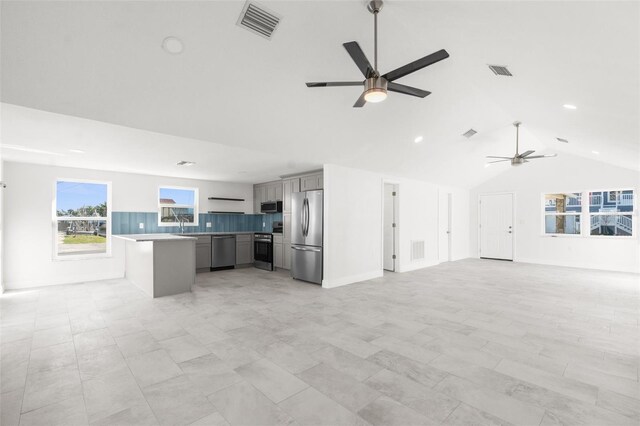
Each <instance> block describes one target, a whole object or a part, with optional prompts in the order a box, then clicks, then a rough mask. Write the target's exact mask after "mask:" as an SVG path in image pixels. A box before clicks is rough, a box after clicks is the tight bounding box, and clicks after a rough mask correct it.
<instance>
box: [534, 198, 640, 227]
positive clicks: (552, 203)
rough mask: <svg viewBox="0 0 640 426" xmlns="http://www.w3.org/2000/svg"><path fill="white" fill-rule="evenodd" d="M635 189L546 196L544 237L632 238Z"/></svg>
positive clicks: (544, 204)
mask: <svg viewBox="0 0 640 426" xmlns="http://www.w3.org/2000/svg"><path fill="white" fill-rule="evenodd" d="M634 197H635V196H634V192H633V190H609V191H590V192H569V193H557V194H544V203H543V206H544V234H546V235H583V236H617V237H630V236H633V228H634V222H635V215H634V212H635V210H634V207H635V198H634Z"/></svg>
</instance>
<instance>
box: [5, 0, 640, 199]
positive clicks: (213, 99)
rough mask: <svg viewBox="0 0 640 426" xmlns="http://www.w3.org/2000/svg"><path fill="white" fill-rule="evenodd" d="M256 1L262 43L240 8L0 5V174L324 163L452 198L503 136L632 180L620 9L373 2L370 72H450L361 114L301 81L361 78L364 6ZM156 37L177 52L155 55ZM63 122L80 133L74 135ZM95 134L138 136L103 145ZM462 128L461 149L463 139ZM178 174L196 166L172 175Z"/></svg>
mask: <svg viewBox="0 0 640 426" xmlns="http://www.w3.org/2000/svg"><path fill="white" fill-rule="evenodd" d="M258 3H259V4H262V5H264V6H266V7H268V8H269V9H271V10H273V11H275V12H277V13H278V14H280V15H281V16H282V21H281V24H280V26H279V27H278V29H277V30H276V33H275V34H274V36H273V38H272V39H271V40H265V39H263V38H260V37H258V36H256V35H255V34H252V33H250V32H249V31H246V30H245V29H243V28H240V27H238V26H237V25H236V21H237V19H238V16H239V14H240V11H241V10H242V7H243V5H244V2H241V1H210V2H190V1H174V2H164V1H161V2H128V1H117V2H115V1H113V2H95V1H83V2H77V1H69V2H67V1H46V2H36V1H15V2H13V1H3V2H2V6H1V7H2V16H1V19H2V21H1V23H2V28H1V36H2V45H1V48H2V50H1V53H2V64H1V71H2V80H1V84H2V92H1V100H2V102H3V103H4V108H3V111H2V118H3V129H2V133H3V140H2V142H3V144H4V145H5V146H4V147H3V149H2V154H3V156H4V158H6V159H9V160H17V161H29V159H31V160H33V161H38V162H49V163H52V164H60V165H75V166H81V165H82V164H87V163H88V162H89V163H91V164H95V165H96V166H94V167H97V168H100V167H102V168H105V169H116V168H119V169H123V168H124V169H127V168H132V169H135V170H129V171H139V172H149V173H160V174H162V173H163V171H165V172H164V173H165V174H170V175H184V176H185V177H199V178H212V179H214V178H215V179H224V180H244V181H255V180H262V179H267V178H269V177H276V176H277V175H278V174H286V173H290V172H293V171H297V170H300V169H304V168H314V167H317V166H320V165H322V164H325V163H336V164H341V165H345V166H352V167H359V168H364V169H370V170H376V171H379V172H382V173H387V174H390V175H398V176H404V177H412V178H417V179H423V180H428V181H432V182H438V183H447V184H452V185H460V186H466V187H469V186H473V185H474V184H475V183H477V182H480V181H483V180H486V179H488V178H490V177H492V176H495V175H496V173H500V171H503V170H505V168H508V167H509V166H508V165H507V164H498V165H493V166H491V167H489V168H486V167H485V166H484V165H485V160H484V156H485V155H510V154H511V153H512V152H513V150H514V146H513V143H514V136H515V135H514V130H513V127H512V126H511V123H512V122H513V121H516V120H520V121H522V122H523V127H522V132H521V147H522V148H524V149H523V150H526V149H536V150H538V151H537V152H540V153H550V152H558V153H559V155H562V154H563V153H569V154H573V155H578V156H586V157H590V158H597V159H598V160H601V161H606V162H609V163H611V164H615V165H618V166H621V167H626V168H635V169H638V168H639V167H640V166H639V164H640V159H639V154H640V151H639V150H640V128H639V127H640V126H639V124H638V123H639V120H638V117H639V116H640V99H639V98H640V95H639V94H640V23H639V21H640V20H639V16H640V5H639V3H637V2H612V1H603V2H574V1H571V2H561V1H554V2H535V1H534V2H520V1H510V2H484V1H469V2H458V1H443V2H431V1H429V2H427V1H425V2H418V1H394V0H389V1H387V2H386V3H385V6H384V9H383V10H382V12H381V14H380V17H379V66H380V69H381V71H382V72H386V71H389V70H391V69H394V68H396V67H398V66H400V65H403V64H405V63H407V62H410V61H413V60H415V59H417V58H420V57H422V56H425V55H426V54H429V53H432V52H434V51H436V50H439V49H442V48H444V49H446V50H447V51H448V52H449V54H450V55H451V56H450V58H449V59H447V60H445V61H442V62H439V63H437V64H435V65H433V66H431V67H428V68H425V69H424V70H421V71H419V72H416V73H414V74H412V75H409V76H407V77H405V78H403V79H402V80H400V81H399V82H400V83H402V84H407V85H412V86H416V87H419V88H422V89H425V90H429V91H431V92H432V94H431V95H430V96H428V97H427V98H425V99H418V98H413V97H408V96H402V95H397V94H394V93H391V94H390V96H389V98H388V99H387V100H386V101H385V102H382V103H380V104H369V105H366V106H365V107H364V108H361V109H355V108H352V105H353V103H354V102H355V100H356V98H357V97H358V96H359V94H360V89H359V88H356V87H343V88H321V89H320V88H317V89H309V88H307V87H305V85H304V82H305V81H331V80H358V79H361V77H360V73H359V71H358V69H357V68H356V66H355V65H354V64H353V62H352V61H351V59H350V58H349V56H348V55H347V53H346V52H345V50H344V48H343V47H342V43H344V42H346V41H351V40H356V41H358V42H359V43H360V45H361V46H362V48H363V50H364V51H365V53H366V54H367V55H368V56H369V57H370V59H371V60H372V56H373V21H372V16H371V15H370V14H369V13H368V12H367V11H366V9H365V5H364V2H363V1H360V0H358V1H296V2H294V1H259V2H258ZM167 36H175V37H178V38H179V39H180V40H181V41H182V42H183V43H184V51H183V52H182V53H181V54H178V55H171V54H168V53H166V52H165V51H163V49H162V48H161V43H162V40H163V39H164V38H165V37H167ZM487 64H498V65H507V66H508V67H509V69H510V70H511V72H512V73H513V74H514V76H513V77H499V76H495V75H494V74H493V73H492V72H491V71H490V70H489V69H488V67H487ZM563 104H573V105H575V106H577V109H576V110H567V109H565V108H563ZM15 106H19V107H25V108H17V107H15ZM33 110H42V111H45V112H49V113H55V114H46V113H43V112H38V111H33ZM64 116H71V118H69V117H64ZM78 118H81V119H88V120H84V121H81V123H83V124H82V125H81V127H82V126H84V128H85V130H84V131H83V132H80V133H78V132H75V133H74V132H73V126H74V125H78V123H80V121H75V122H74V120H78ZM89 120H93V121H89ZM96 122H98V123H96ZM101 122H102V123H101ZM73 123H76V124H73ZM104 123H108V124H111V125H118V126H125V127H129V128H133V129H140V130H144V131H148V132H143V133H141V134H144V136H140V137H139V138H138V137H134V136H131V137H130V138H123V139H120V140H118V139H117V138H114V140H113V142H112V144H113V145H110V142H109V138H108V137H105V133H104V126H106V124H104ZM61 126H71V127H69V129H67V130H64V131H63V130H61V129H60V128H61ZM99 128H103V129H102V130H99ZM469 128H473V129H475V130H477V131H478V134H477V135H475V136H473V137H472V138H470V139H466V138H464V137H462V136H461V134H462V133H464V132H465V131H466V130H468V129H469ZM53 129H57V130H56V131H53ZM112 129H115V127H113V128H112ZM150 132H153V133H150ZM117 133H118V132H115V131H112V132H111V133H109V132H107V133H106V134H107V135H109V134H117ZM79 134H80V136H78V135H79ZM74 135H75V136H74ZM100 135H102V136H100ZM154 135H155V136H157V137H154ZM419 135H421V136H423V141H422V142H421V143H419V144H416V143H414V139H415V138H416V137H417V136H419ZM556 137H561V138H565V139H567V140H569V143H568V144H562V143H559V142H558V141H557V140H556ZM97 139H100V140H102V144H99V145H100V147H101V148H100V147H96V146H95V145H96V143H95V140H97ZM123 141H125V142H123ZM6 145H9V146H8V147H7V146H6ZM16 147H18V148H16ZM20 147H22V148H27V151H25V150H24V149H20ZM186 147H188V149H187V148H186ZM69 148H76V149H83V150H85V151H87V152H86V154H85V156H84V157H82V156H78V155H69V154H68V152H67V150H68V149H69ZM29 149H31V151H29ZM109 149H112V150H113V152H110V154H109V155H105V152H106V151H107V150H109ZM33 150H40V151H47V152H50V153H51V152H54V154H57V155H53V156H51V155H48V154H46V152H45V153H42V152H41V153H37V152H34V151H33ZM96 150H102V151H101V152H96ZM593 151H596V152H599V155H597V157H594V155H595V154H593ZM114 152H117V153H119V154H120V155H117V154H114ZM158 152H161V153H164V154H163V155H160V154H157V153H158ZM150 153H151V154H150ZM225 156H226V157H225ZM225 158H227V159H228V161H225ZM177 160H195V161H197V162H198V164H197V165H196V166H194V168H190V169H181V170H176V169H175V161H177ZM127 161H130V162H131V164H130V165H128V163H127ZM540 161H545V162H549V163H548V164H549V167H552V166H553V164H552V162H553V161H554V160H553V159H550V160H540ZM119 162H120V163H119ZM123 162H124V163H123ZM122 164H126V165H127V166H126V167H123V165H122ZM224 164H227V168H228V169H229V170H228V172H227V170H226V169H224V167H223V165H224ZM232 169H233V170H232ZM238 171H245V172H246V173H244V174H242V175H241V176H240V175H238V173H237V172H238Z"/></svg>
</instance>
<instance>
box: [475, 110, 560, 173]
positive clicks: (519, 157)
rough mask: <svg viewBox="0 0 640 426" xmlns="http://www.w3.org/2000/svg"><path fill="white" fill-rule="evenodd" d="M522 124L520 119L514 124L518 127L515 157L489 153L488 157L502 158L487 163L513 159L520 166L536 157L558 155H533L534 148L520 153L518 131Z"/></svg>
mask: <svg viewBox="0 0 640 426" xmlns="http://www.w3.org/2000/svg"><path fill="white" fill-rule="evenodd" d="M521 124H522V123H521V122H519V121H516V122H514V123H513V125H514V126H515V127H516V154H515V155H514V156H513V157H497V156H495V155H488V156H487V158H500V160H496V161H489V162H488V163H487V164H491V163H500V162H502V161H511V165H512V166H519V165H521V164H524V163H526V162H527V161H529V160H533V159H535V158H550V157H556V156H557V155H558V154H549V155H533V156H532V155H531V154H533V153H534V152H535V151H533V150H530V151H525V152H523V153H522V154H519V153H518V133H519V130H520V125H521Z"/></svg>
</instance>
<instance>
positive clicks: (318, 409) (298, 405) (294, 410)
mask: <svg viewBox="0 0 640 426" xmlns="http://www.w3.org/2000/svg"><path fill="white" fill-rule="evenodd" d="M278 405H279V406H280V408H282V409H283V410H285V411H286V412H287V413H289V414H291V415H292V416H293V417H294V418H295V419H296V421H297V422H298V423H300V424H301V425H309V426H321V425H345V426H347V425H354V426H365V425H367V424H368V423H367V422H366V421H364V419H362V418H361V417H359V416H358V415H356V414H354V413H352V412H351V411H349V410H347V409H346V408H344V407H342V406H341V405H340V404H338V403H337V402H335V401H333V400H332V399H330V398H328V397H327V396H325V395H323V394H322V393H320V392H318V391H317V390H315V389H314V388H307V389H305V390H303V391H302V392H299V393H297V394H295V395H293V396H292V397H290V398H287V399H286V400H284V401H282V402H281V403H280V404H278Z"/></svg>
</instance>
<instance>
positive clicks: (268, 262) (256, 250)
mask: <svg viewBox="0 0 640 426" xmlns="http://www.w3.org/2000/svg"><path fill="white" fill-rule="evenodd" d="M253 265H254V266H255V267H256V268H260V269H265V270H267V271H273V236H272V235H271V234H268V233H266V232H256V233H255V234H253Z"/></svg>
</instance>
